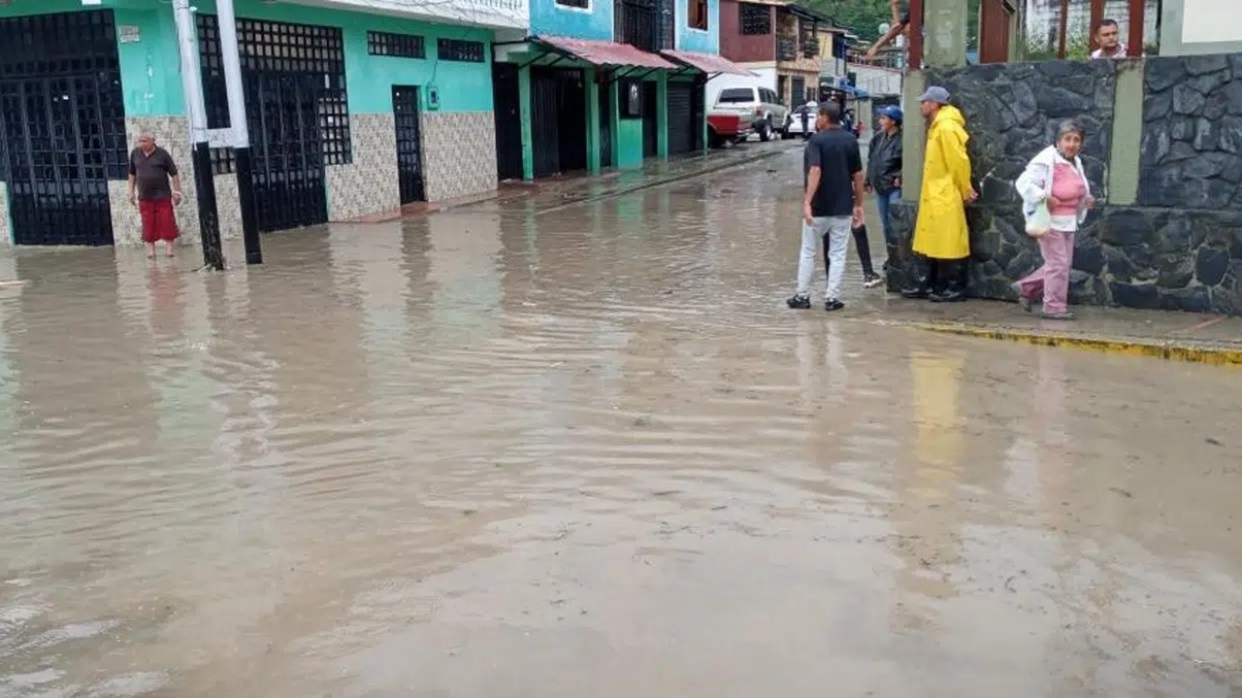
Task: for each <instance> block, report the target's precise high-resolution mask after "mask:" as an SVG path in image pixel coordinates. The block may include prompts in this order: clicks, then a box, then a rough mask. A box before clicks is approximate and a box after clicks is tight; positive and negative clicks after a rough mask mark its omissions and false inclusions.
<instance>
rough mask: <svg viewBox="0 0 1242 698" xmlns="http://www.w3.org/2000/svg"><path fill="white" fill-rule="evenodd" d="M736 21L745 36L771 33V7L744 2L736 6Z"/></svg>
mask: <svg viewBox="0 0 1242 698" xmlns="http://www.w3.org/2000/svg"><path fill="white" fill-rule="evenodd" d="M737 11H738V15H739V17H738V23H739V24H741V25H742V34H744V35H746V36H765V35H767V34H771V33H772V7H771V6H770V5H755V4H752V3H748V2H744V3H741V4H739V5H738V6H737Z"/></svg>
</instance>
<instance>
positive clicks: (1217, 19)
mask: <svg viewBox="0 0 1242 698" xmlns="http://www.w3.org/2000/svg"><path fill="white" fill-rule="evenodd" d="M1237 8H1238V0H1182V42H1183V43H1187V44H1200V43H1210V42H1217V41H1238V40H1242V26H1239V25H1238V22H1237V21H1236V18H1235V19H1226V17H1228V16H1229V15H1230V14H1232V11H1233V10H1236V9H1237Z"/></svg>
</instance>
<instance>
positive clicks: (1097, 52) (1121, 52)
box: [1091, 43, 1130, 58]
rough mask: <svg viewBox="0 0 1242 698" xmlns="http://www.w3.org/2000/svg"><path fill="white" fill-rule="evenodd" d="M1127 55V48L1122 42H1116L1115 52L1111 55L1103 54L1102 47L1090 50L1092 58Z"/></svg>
mask: <svg viewBox="0 0 1242 698" xmlns="http://www.w3.org/2000/svg"><path fill="white" fill-rule="evenodd" d="M1129 55H1130V52H1129V50H1127V49H1126V45H1125V44H1122V43H1119V44H1117V52H1116V53H1114V54H1113V55H1111V56H1105V55H1104V49H1102V48H1097V49H1096V50H1094V51H1092V52H1091V57H1092V58H1128V57H1129Z"/></svg>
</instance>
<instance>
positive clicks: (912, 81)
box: [901, 70, 927, 201]
mask: <svg viewBox="0 0 1242 698" xmlns="http://www.w3.org/2000/svg"><path fill="white" fill-rule="evenodd" d="M925 89H927V76H926V75H924V74H923V71H921V70H912V71H910V72H909V73H907V74H906V79H905V80H903V81H902V85H901V110H902V111H903V112H905V121H904V122H903V123H902V126H901V148H902V159H901V198H902V199H903V200H905V201H918V200H919V189H920V188H921V187H922V186H923V153H924V151H925V150H926V149H927V148H926V146H927V123H926V122H925V121H924V120H923V115H922V114H920V113H919V103H918V98H919V95H921V94H923V90H925Z"/></svg>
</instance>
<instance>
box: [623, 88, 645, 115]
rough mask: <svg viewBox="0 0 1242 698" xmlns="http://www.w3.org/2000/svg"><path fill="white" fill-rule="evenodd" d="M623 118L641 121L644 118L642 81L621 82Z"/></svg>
mask: <svg viewBox="0 0 1242 698" xmlns="http://www.w3.org/2000/svg"><path fill="white" fill-rule="evenodd" d="M620 87H621V95H620V98H621V99H620V102H621V103H620V107H621V118H623V119H641V118H642V116H643V83H642V81H641V80H623V81H622V82H621V86H620Z"/></svg>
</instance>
